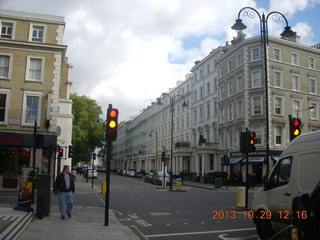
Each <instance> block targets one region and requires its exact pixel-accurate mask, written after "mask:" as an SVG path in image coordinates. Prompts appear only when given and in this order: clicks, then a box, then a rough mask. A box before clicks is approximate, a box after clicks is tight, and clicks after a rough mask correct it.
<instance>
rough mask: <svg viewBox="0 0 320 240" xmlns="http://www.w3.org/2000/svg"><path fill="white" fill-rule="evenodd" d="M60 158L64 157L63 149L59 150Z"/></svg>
mask: <svg viewBox="0 0 320 240" xmlns="http://www.w3.org/2000/svg"><path fill="white" fill-rule="evenodd" d="M58 157H60V158H61V157H63V148H59V150H58Z"/></svg>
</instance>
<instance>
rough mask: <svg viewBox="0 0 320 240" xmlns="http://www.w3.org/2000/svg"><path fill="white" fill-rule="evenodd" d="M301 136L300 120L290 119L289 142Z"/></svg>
mask: <svg viewBox="0 0 320 240" xmlns="http://www.w3.org/2000/svg"><path fill="white" fill-rule="evenodd" d="M300 134H301V120H300V119H299V118H291V119H290V141H292V140H293V139H295V138H296V137H298V136H299V135H300Z"/></svg>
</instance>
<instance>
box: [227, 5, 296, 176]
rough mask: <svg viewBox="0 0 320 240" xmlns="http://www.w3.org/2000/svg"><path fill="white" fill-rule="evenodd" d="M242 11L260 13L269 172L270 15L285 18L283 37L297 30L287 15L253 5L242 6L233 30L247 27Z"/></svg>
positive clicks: (278, 20)
mask: <svg viewBox="0 0 320 240" xmlns="http://www.w3.org/2000/svg"><path fill="white" fill-rule="evenodd" d="M241 13H242V14H243V16H245V17H249V18H254V17H255V14H257V15H258V17H259V19H260V34H261V44H262V45H263V54H264V77H265V108H266V110H265V112H266V156H267V173H269V156H270V151H269V97H268V65H267V45H268V44H269V39H268V19H269V17H270V16H272V20H273V21H274V22H282V21H283V20H285V22H286V27H285V28H284V31H283V32H282V33H281V34H280V35H281V37H284V38H289V37H293V36H295V34H296V33H295V32H293V31H292V30H291V27H289V26H288V21H287V19H286V17H285V16H284V15H283V14H282V13H280V12H277V11H273V12H270V13H269V14H268V15H267V16H265V15H264V13H262V15H260V14H259V12H258V11H257V10H256V9H254V8H252V7H244V8H242V9H241V10H240V11H239V13H238V19H237V20H236V23H235V24H234V25H233V26H232V27H231V28H232V29H233V30H238V31H241V30H244V29H246V28H247V26H246V25H244V24H243V23H242V20H241V19H240V15H241Z"/></svg>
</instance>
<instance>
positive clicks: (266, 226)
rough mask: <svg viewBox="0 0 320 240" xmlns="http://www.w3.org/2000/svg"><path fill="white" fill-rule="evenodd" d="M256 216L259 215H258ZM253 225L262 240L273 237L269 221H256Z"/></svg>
mask: <svg viewBox="0 0 320 240" xmlns="http://www.w3.org/2000/svg"><path fill="white" fill-rule="evenodd" d="M258 215H260V213H259V214H258ZM255 223H256V228H257V232H258V235H259V237H260V238H261V239H262V240H266V239H269V238H270V237H271V236H272V235H273V230H272V226H271V222H270V220H269V219H257V220H256V222H255Z"/></svg>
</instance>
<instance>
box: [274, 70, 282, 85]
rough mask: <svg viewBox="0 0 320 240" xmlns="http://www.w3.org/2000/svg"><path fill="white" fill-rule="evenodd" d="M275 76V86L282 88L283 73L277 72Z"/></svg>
mask: <svg viewBox="0 0 320 240" xmlns="http://www.w3.org/2000/svg"><path fill="white" fill-rule="evenodd" d="M273 76H274V86H275V87H281V86H282V79H281V72H279V71H275V72H274V73H273Z"/></svg>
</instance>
